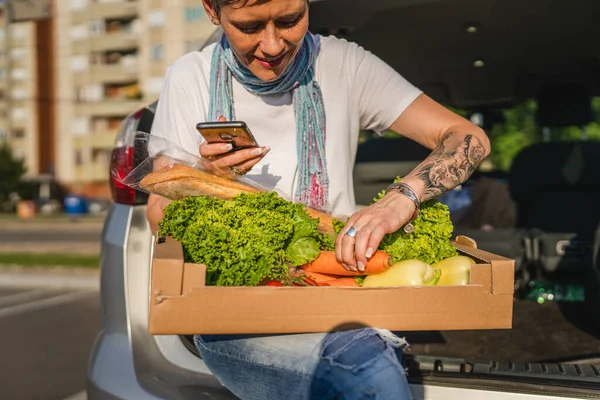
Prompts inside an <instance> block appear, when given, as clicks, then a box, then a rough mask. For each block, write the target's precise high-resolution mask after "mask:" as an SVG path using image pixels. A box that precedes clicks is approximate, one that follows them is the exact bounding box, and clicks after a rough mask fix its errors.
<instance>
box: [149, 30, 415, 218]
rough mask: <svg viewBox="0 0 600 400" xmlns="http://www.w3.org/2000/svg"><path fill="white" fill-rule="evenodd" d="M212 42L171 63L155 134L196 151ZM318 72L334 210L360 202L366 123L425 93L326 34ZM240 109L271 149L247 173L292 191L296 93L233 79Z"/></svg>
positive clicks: (372, 124) (376, 123)
mask: <svg viewBox="0 0 600 400" xmlns="http://www.w3.org/2000/svg"><path fill="white" fill-rule="evenodd" d="M214 48H215V45H214V44H213V45H211V46H208V47H207V48H205V49H203V50H202V51H196V52H192V53H189V54H186V55H184V56H183V57H181V58H180V59H178V60H177V61H176V62H175V63H173V65H172V66H171V67H170V68H169V70H168V72H167V76H166V80H165V84H164V86H163V89H162V92H161V94H160V98H159V102H158V107H157V110H156V115H155V117H154V122H153V125H152V134H153V135H154V136H159V137H163V138H165V139H167V140H169V141H171V142H174V143H175V144H177V145H179V146H181V147H182V148H183V149H185V150H187V151H189V152H190V153H193V154H195V155H199V146H200V144H201V143H202V141H203V138H202V136H201V135H200V134H199V133H198V131H197V130H196V124H197V123H199V122H206V120H207V115H208V106H209V99H210V93H209V88H210V65H211V58H212V54H213V51H214ZM315 76H316V79H317V82H318V83H319V85H320V86H321V90H322V93H323V101H324V103H325V115H326V135H327V137H326V144H325V146H326V155H327V173H328V175H329V205H330V207H331V213H332V215H333V216H335V217H337V218H346V217H348V216H350V215H352V214H353V213H354V212H355V210H356V205H355V200H354V188H353V181H352V170H353V167H354V162H355V156H356V149H357V145H358V136H359V132H360V131H361V130H373V131H376V132H380V133H384V132H385V131H387V130H388V129H389V128H390V126H391V125H392V123H393V122H394V121H395V120H396V119H397V118H398V117H399V116H400V114H402V112H403V111H404V110H405V109H406V108H407V107H408V106H409V105H410V104H411V103H412V102H413V101H414V100H415V99H416V98H417V97H418V96H419V95H420V94H421V93H422V92H421V91H420V90H419V89H417V88H416V87H414V86H413V85H412V84H410V83H409V82H408V81H407V80H406V79H404V78H403V77H402V76H401V75H399V74H398V73H397V72H396V71H395V70H393V69H392V68H391V67H389V66H388V65H387V64H385V63H384V62H383V61H382V60H380V59H379V58H378V57H376V56H375V55H373V54H372V53H370V52H368V51H366V50H364V49H363V48H362V47H360V46H358V45H357V44H355V43H351V42H347V41H346V40H342V39H338V38H335V37H332V36H328V37H322V38H321V48H320V52H319V54H318V56H317V60H316V69H315ZM233 95H234V108H235V115H236V119H237V120H238V121H244V122H246V124H247V125H248V127H249V128H250V130H251V131H252V133H253V134H254V136H255V138H256V140H257V142H258V143H259V144H260V145H261V146H270V147H271V151H270V152H269V153H268V154H267V155H266V156H265V157H264V158H263V159H262V160H261V161H260V162H259V163H258V164H257V165H256V166H254V168H253V169H252V170H251V171H250V172H249V173H248V174H247V175H246V177H247V178H249V179H252V180H253V181H255V182H257V183H259V184H261V185H263V186H265V187H266V188H268V189H271V190H276V191H277V192H278V193H281V194H283V195H286V196H288V199H293V198H294V194H295V191H296V185H297V173H298V161H297V153H296V118H295V116H294V110H293V106H292V93H291V92H287V93H282V94H273V95H261V96H257V95H254V94H251V93H249V92H248V91H247V90H246V89H245V88H244V87H243V86H242V85H241V84H240V83H238V82H237V81H236V80H235V79H233Z"/></svg>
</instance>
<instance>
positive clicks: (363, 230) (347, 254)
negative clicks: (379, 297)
mask: <svg viewBox="0 0 600 400" xmlns="http://www.w3.org/2000/svg"><path fill="white" fill-rule="evenodd" d="M391 130H393V131H394V132H397V133H398V134H400V135H403V136H405V137H407V138H408V139H411V140H414V141H415V142H418V143H420V144H422V145H423V146H425V147H427V148H429V149H431V150H433V151H432V152H431V154H430V155H429V157H427V158H426V159H425V161H423V162H422V163H421V164H419V165H418V166H417V167H416V168H415V169H414V170H413V171H412V172H411V173H410V174H408V175H407V176H405V177H403V179H402V181H403V182H405V183H407V184H409V185H410V186H411V187H412V188H413V189H414V190H415V191H416V192H417V195H418V196H419V198H420V199H421V200H428V199H431V198H434V197H438V196H440V195H441V194H443V193H444V192H446V191H448V190H452V189H454V188H455V187H456V186H458V185H460V184H462V183H463V182H465V181H466V180H467V179H468V178H469V177H470V176H471V174H472V173H473V172H474V171H475V169H476V168H477V167H478V165H479V164H480V163H481V161H483V159H484V158H485V157H487V156H488V154H489V152H490V144H489V140H488V138H487V136H486V134H485V133H484V132H483V130H481V129H480V128H479V127H478V126H476V125H474V124H472V123H471V122H469V121H468V120H466V119H464V118H463V117H461V116H459V115H457V114H455V113H453V112H451V111H450V110H448V109H447V108H445V107H443V106H441V105H440V104H438V103H436V102H435V101H433V100H432V99H430V98H429V97H427V96H426V95H421V96H419V97H418V98H417V99H416V100H415V101H413V103H412V104H411V105H410V106H409V107H408V108H407V109H406V110H405V111H404V112H403V113H402V115H400V116H399V117H398V119H397V120H396V122H394V124H393V125H392V126H391ZM382 189H384V188H382ZM414 211H415V204H414V203H413V202H412V201H411V200H410V199H409V198H408V197H406V196H404V195H402V194H400V193H397V192H396V191H391V192H390V193H388V194H387V195H386V196H384V198H383V199H381V200H380V201H378V202H377V203H375V204H373V205H371V206H369V207H367V208H365V209H363V210H361V211H359V212H357V213H356V214H354V215H353V216H352V217H351V218H350V219H349V220H348V223H347V225H346V228H345V229H348V228H350V227H353V228H355V229H356V230H357V231H358V233H357V234H356V237H350V236H348V235H345V232H346V230H344V231H342V232H341V233H342V234H340V235H338V237H337V238H336V246H335V251H336V257H337V258H338V260H340V261H342V262H343V263H344V265H346V266H347V268H348V269H350V270H356V269H358V270H361V267H364V265H365V264H366V262H367V259H368V258H370V257H371V255H372V254H373V251H374V250H375V249H377V247H378V246H379V243H380V242H381V240H382V239H383V237H384V235H386V234H388V233H391V232H395V231H397V230H398V229H400V228H401V227H402V226H404V225H405V224H406V223H407V222H408V221H409V220H410V219H411V217H412V216H413V214H414Z"/></svg>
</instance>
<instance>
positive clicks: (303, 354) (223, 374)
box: [194, 328, 411, 400]
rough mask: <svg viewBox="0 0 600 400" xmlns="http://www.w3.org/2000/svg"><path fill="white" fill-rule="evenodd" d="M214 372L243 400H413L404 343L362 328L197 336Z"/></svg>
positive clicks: (382, 333)
mask: <svg viewBox="0 0 600 400" xmlns="http://www.w3.org/2000/svg"><path fill="white" fill-rule="evenodd" d="M194 341H195V343H196V347H197V348H198V350H199V351H200V354H201V355H202V358H203V360H204V361H205V363H206V365H207V366H208V368H209V369H210V370H211V372H212V373H213V374H214V375H215V376H216V377H217V379H218V380H219V381H220V382H221V384H222V385H223V386H225V387H227V388H228V389H229V390H230V391H231V392H233V393H234V394H235V395H236V396H237V397H239V398H241V399H243V400H283V399H285V400H306V399H311V400H312V399H314V400H327V399H332V400H333V399H335V400H366V399H377V400H392V399H393V400H410V399H411V395H410V391H409V387H408V382H407V380H406V374H405V371H404V368H403V367H402V364H401V363H400V358H401V347H402V346H403V345H405V344H406V342H405V341H404V339H401V338H399V337H397V336H395V335H393V334H392V333H391V332H389V331H384V330H378V329H372V328H362V329H357V330H349V331H340V332H333V333H315V334H300V335H276V336H269V335H199V336H195V338H194Z"/></svg>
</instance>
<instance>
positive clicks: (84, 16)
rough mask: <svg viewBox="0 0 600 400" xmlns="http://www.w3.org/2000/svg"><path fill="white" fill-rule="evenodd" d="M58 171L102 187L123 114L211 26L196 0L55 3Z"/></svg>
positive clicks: (154, 91) (66, 178)
mask: <svg viewBox="0 0 600 400" xmlns="http://www.w3.org/2000/svg"><path fill="white" fill-rule="evenodd" d="M54 21H55V32H56V33H55V37H56V40H55V43H56V48H57V49H56V52H55V53H56V57H57V60H56V71H57V73H56V79H57V82H58V85H57V96H58V98H59V99H61V100H67V99H68V101H61V102H60V104H59V107H58V108H57V111H56V112H57V116H56V119H57V129H56V131H57V152H58V154H57V157H56V160H57V169H56V173H57V178H58V179H59V180H60V181H61V182H64V183H66V184H68V185H70V186H71V187H72V188H73V190H75V191H77V192H80V193H84V194H88V195H93V196H107V195H108V185H107V183H108V178H109V162H110V156H111V150H112V146H113V142H114V139H115V135H116V133H117V130H118V128H119V125H120V122H121V121H122V120H123V118H124V117H125V116H126V115H127V114H129V113H130V112H131V111H133V110H135V109H136V108H138V107H140V106H142V105H144V104H148V103H151V102H153V101H154V100H156V99H157V98H158V95H159V93H160V89H161V87H162V83H163V79H164V75H165V73H166V69H167V67H168V65H169V64H171V63H172V62H173V61H174V60H176V59H177V58H178V57H180V56H181V55H183V54H184V53H186V52H188V51H192V50H194V49H197V48H198V47H199V46H200V45H201V43H203V41H204V40H206V38H207V37H208V36H209V35H210V34H211V33H212V32H213V31H214V26H213V25H212V24H210V22H208V20H207V19H206V17H205V14H204V10H203V8H202V2H201V1H200V0H194V1H191V0H131V1H125V0H121V1H119V0H105V1H101V0H96V1H92V0H69V1H64V2H56V3H55V20H54Z"/></svg>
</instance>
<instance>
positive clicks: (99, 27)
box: [88, 19, 106, 36]
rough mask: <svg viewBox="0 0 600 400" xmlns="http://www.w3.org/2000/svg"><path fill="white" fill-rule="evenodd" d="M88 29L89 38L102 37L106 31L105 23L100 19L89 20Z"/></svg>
mask: <svg viewBox="0 0 600 400" xmlns="http://www.w3.org/2000/svg"><path fill="white" fill-rule="evenodd" d="M88 27H89V30H90V35H91V36H97V35H102V34H104V32H105V31H106V23H105V22H104V20H101V19H94V20H91V21H90V22H89V25H88Z"/></svg>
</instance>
